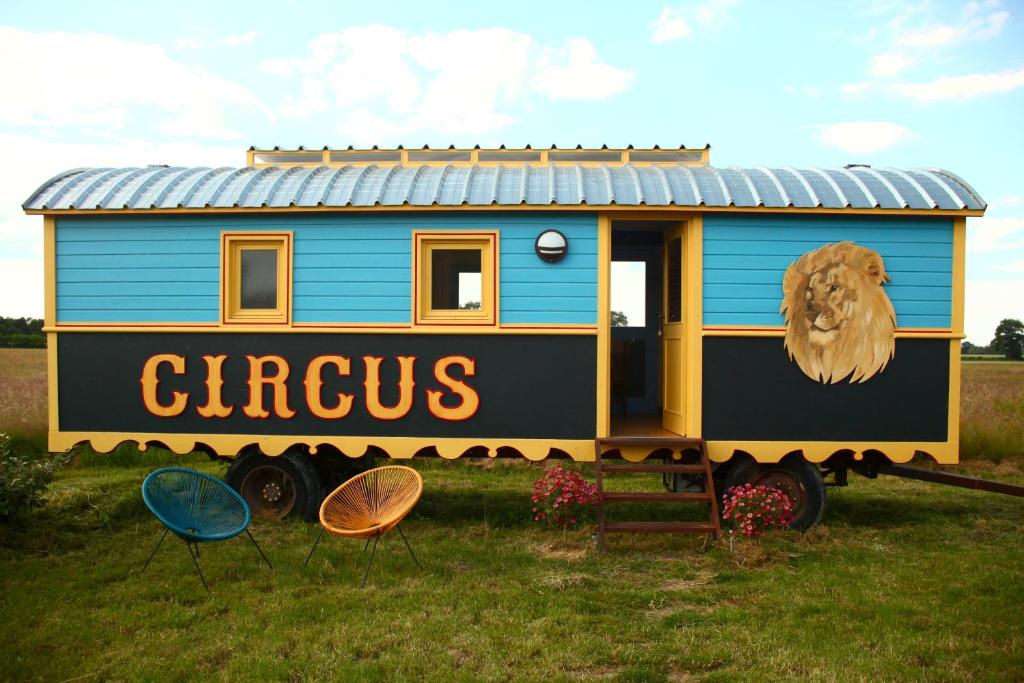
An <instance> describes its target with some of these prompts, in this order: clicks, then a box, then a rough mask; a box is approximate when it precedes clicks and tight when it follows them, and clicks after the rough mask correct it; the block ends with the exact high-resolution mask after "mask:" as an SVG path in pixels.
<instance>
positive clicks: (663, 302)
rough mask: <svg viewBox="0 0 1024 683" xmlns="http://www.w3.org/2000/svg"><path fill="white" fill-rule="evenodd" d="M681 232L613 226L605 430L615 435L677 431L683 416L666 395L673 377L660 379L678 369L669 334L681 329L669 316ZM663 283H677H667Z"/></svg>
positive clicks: (675, 227)
mask: <svg viewBox="0 0 1024 683" xmlns="http://www.w3.org/2000/svg"><path fill="white" fill-rule="evenodd" d="M680 237H681V227H680V224H679V223H669V222H655V221H642V222H641V221H636V222H633V221H621V222H615V223H613V224H612V249H611V260H612V263H611V282H610V289H611V292H610V293H611V296H610V305H611V343H610V355H611V358H610V380H611V387H610V391H609V397H610V400H611V405H610V413H611V433H612V434H614V435H617V436H624V435H636V436H664V435H666V434H678V433H680V432H679V429H680V427H681V422H682V420H681V416H680V419H678V420H676V419H674V414H675V413H676V412H681V407H680V406H679V402H678V401H677V400H676V397H675V396H674V395H668V394H667V391H668V390H670V389H671V390H672V391H676V390H677V389H678V384H679V381H676V380H675V379H674V378H670V379H666V378H667V373H673V375H674V374H675V373H678V371H679V360H680V359H679V355H678V354H679V349H678V348H675V347H674V346H673V341H672V340H674V339H678V338H680V337H681V334H679V330H674V329H673V327H672V325H671V324H670V320H669V318H670V317H672V316H673V314H674V313H675V308H676V305H677V303H678V302H679V300H680V297H681V281H682V273H681V257H682V241H681V238H680ZM676 252H678V253H676ZM669 281H671V282H672V283H675V285H674V286H666V285H667V284H669ZM675 322H677V323H678V322H679V320H678V315H676V320H675ZM666 333H668V334H669V337H668V340H667V338H666ZM680 381H681V378H680ZM666 405H668V411H667V412H666ZM673 427H674V429H673Z"/></svg>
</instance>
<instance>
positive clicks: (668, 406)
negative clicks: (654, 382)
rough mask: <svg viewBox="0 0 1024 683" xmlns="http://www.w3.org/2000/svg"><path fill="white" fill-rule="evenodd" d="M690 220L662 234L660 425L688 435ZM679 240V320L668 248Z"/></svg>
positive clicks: (667, 229) (668, 429)
mask: <svg viewBox="0 0 1024 683" xmlns="http://www.w3.org/2000/svg"><path fill="white" fill-rule="evenodd" d="M688 229H689V223H688V222H686V221H684V222H682V223H676V224H675V225H673V226H671V227H669V228H666V229H665V231H664V233H663V234H662V245H663V247H662V267H661V283H662V292H661V302H662V303H661V426H662V428H663V429H665V430H666V431H669V432H673V433H675V434H686V425H687V422H688V420H687V418H688V411H689V406H688V405H687V398H688V394H689V392H688V391H687V389H686V388H687V387H688V386H689V381H690V366H691V363H692V359H691V358H690V353H689V351H690V349H689V348H688V343H687V342H688V339H687V337H688V336H689V335H688V334H687V328H686V326H687V324H688V323H689V316H690V311H689V306H690V300H689V297H688V292H687V291H686V284H687V268H688V267H689V265H690V262H689V259H690V258H691V253H690V252H691V245H690V244H689V235H688V234H687V232H688ZM675 240H679V251H680V253H679V283H678V284H679V288H680V292H679V295H680V301H679V320H676V321H670V320H669V317H668V300H669V296H668V294H669V287H670V286H671V285H672V283H671V282H669V277H668V263H669V247H670V245H671V244H672V242H674V241H675Z"/></svg>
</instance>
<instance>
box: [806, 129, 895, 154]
mask: <svg viewBox="0 0 1024 683" xmlns="http://www.w3.org/2000/svg"><path fill="white" fill-rule="evenodd" d="M912 137H913V132H912V131H911V130H910V129H909V128H906V127H904V126H901V125H900V124H898V123H892V122H891V121H842V122H839V123H832V124H827V125H823V126H820V128H819V132H818V140H819V141H820V142H821V143H822V144H824V145H827V146H829V147H837V148H839V149H841V150H843V151H844V152H849V153H851V154H868V153H871V152H880V151H882V150H884V149H888V148H890V147H892V146H894V145H897V144H899V143H901V142H904V141H905V140H908V139H910V138H912Z"/></svg>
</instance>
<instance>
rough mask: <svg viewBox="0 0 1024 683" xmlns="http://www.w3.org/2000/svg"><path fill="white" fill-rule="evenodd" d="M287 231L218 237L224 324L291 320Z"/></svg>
mask: <svg viewBox="0 0 1024 683" xmlns="http://www.w3.org/2000/svg"><path fill="white" fill-rule="evenodd" d="M291 260H292V236H291V233H282V232H274V233H224V234H223V235H222V236H221V311H222V316H223V320H224V322H225V323H250V324H268V323H269V324H286V323H288V322H289V321H290V319H291Z"/></svg>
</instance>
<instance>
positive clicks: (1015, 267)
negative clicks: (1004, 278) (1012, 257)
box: [992, 258, 1024, 274]
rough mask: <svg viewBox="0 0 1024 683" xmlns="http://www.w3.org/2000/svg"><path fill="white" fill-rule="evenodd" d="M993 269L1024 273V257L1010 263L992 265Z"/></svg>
mask: <svg viewBox="0 0 1024 683" xmlns="http://www.w3.org/2000/svg"><path fill="white" fill-rule="evenodd" d="M992 270H998V271H1001V272H1004V273H1021V274H1024V258H1021V259H1017V260H1016V261H1011V262H1010V263H1002V264H996V265H994V266H992Z"/></svg>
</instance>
